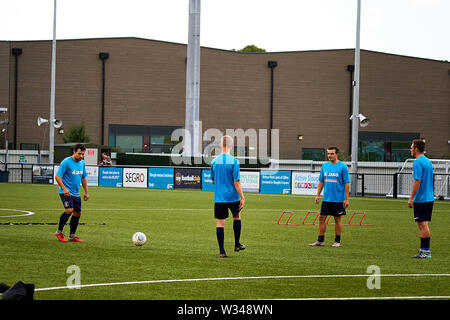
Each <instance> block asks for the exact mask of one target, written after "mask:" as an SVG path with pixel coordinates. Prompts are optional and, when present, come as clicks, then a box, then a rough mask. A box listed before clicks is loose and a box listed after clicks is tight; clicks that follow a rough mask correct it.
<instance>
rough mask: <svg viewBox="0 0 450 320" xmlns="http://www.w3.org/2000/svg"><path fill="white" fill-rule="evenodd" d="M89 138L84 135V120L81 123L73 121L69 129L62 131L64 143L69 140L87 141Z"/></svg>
mask: <svg viewBox="0 0 450 320" xmlns="http://www.w3.org/2000/svg"><path fill="white" fill-rule="evenodd" d="M90 140H91V139H90V138H89V136H87V135H86V127H85V125H84V121H81V123H73V124H71V125H70V127H69V129H68V130H67V131H66V132H65V133H64V136H63V141H64V143H69V142H89V141H90Z"/></svg>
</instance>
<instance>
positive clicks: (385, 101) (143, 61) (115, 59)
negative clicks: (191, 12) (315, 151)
mask: <svg viewBox="0 0 450 320" xmlns="http://www.w3.org/2000/svg"><path fill="white" fill-rule="evenodd" d="M12 47H17V48H22V50H23V54H22V55H21V56H20V57H19V78H18V83H19V97H18V121H17V125H18V135H17V142H18V146H19V144H20V143H38V144H40V147H41V149H47V148H48V126H47V125H43V126H41V127H38V126H37V125H36V119H37V117H38V116H42V117H43V118H47V119H48V118H49V109H50V107H49V106H50V73H51V41H15V42H0V66H1V67H2V70H6V72H2V73H1V74H0V104H1V105H2V106H4V105H5V106H7V107H9V108H10V110H11V109H12V108H13V105H14V81H15V78H14V57H13V56H12V55H11V48H12ZM100 52H108V53H109V59H108V60H106V90H105V135H104V141H105V144H107V143H108V125H109V124H127V125H162V126H180V127H183V126H184V117H185V90H186V45H183V44H176V43H168V42H161V41H153V40H145V39H139V38H112V39H84V40H83V39H82V40H59V41H57V64H56V118H57V119H61V120H62V121H63V123H64V128H65V129H68V127H69V126H70V125H71V124H72V123H75V122H80V121H81V120H83V121H84V122H85V124H86V129H87V135H89V136H90V137H91V142H93V143H100V142H101V101H102V100H101V98H102V96H101V93H102V61H101V60H100V59H99V56H98V55H99V53H100ZM269 60H274V61H277V63H278V66H277V67H276V68H275V69H274V116H273V125H274V128H278V129H279V130H280V157H281V158H283V159H300V158H301V150H302V148H326V147H327V146H330V145H336V146H338V147H340V148H341V150H342V151H343V152H344V153H346V154H348V153H349V149H350V146H349V142H350V121H349V119H348V118H349V115H350V102H351V96H350V90H351V85H350V72H349V71H348V70H347V66H348V65H352V64H354V50H352V49H348V50H322V51H304V52H283V53H261V54H256V53H238V52H234V51H225V50H217V49H211V48H203V47H202V49H201V60H200V61H201V74H200V81H201V82H200V120H202V122H203V130H206V129H208V128H218V129H220V130H225V129H236V128H242V129H249V128H255V129H268V128H269V126H270V85H271V82H270V80H271V78H270V68H269V67H268V65H267V63H268V61H269ZM449 69H450V64H449V63H448V62H442V61H435V60H428V59H420V58H412V57H405V56H397V55H391V54H385V53H377V52H371V51H366V50H362V51H361V89H360V112H361V113H363V114H364V115H366V116H368V117H369V118H371V123H370V125H369V126H368V127H366V128H360V130H363V131H373V132H413V133H414V132H417V133H420V136H421V137H423V138H426V140H427V149H428V152H429V153H430V154H431V155H433V156H434V157H440V156H441V155H443V154H445V153H450V146H449V144H448V140H450V74H449ZM9 116H10V119H12V118H13V113H12V112H11V111H10V113H9ZM13 126H14V124H13V123H11V124H10V125H9V127H8V131H9V136H10V139H9V140H10V141H13V136H12V132H13ZM299 134H301V135H303V140H302V141H298V140H297V135H299ZM1 143H2V142H1V141H0V145H1ZM58 143H62V136H61V135H58V134H57V133H56V134H55V144H58Z"/></svg>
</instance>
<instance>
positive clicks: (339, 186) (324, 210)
mask: <svg viewBox="0 0 450 320" xmlns="http://www.w3.org/2000/svg"><path fill="white" fill-rule="evenodd" d="M327 155H328V160H329V162H326V163H324V164H323V165H322V168H321V170H320V176H319V184H318V186H317V195H316V204H318V203H319V198H320V194H321V192H322V190H324V191H323V201H322V206H321V208H320V217H319V237H318V239H317V241H316V242H313V243H311V244H310V246H323V245H324V241H325V231H326V229H327V224H326V218H327V216H329V215H331V216H334V222H335V238H334V243H333V245H332V246H333V247H339V246H340V245H341V233H342V221H341V218H342V216H343V215H345V214H346V212H345V208H347V207H348V196H349V193H350V175H349V173H348V168H347V165H345V164H344V163H343V162H340V161H339V160H338V155H339V149H338V148H337V147H330V148H328V149H327Z"/></svg>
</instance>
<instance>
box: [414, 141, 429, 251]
mask: <svg viewBox="0 0 450 320" xmlns="http://www.w3.org/2000/svg"><path fill="white" fill-rule="evenodd" d="M424 152H425V142H424V141H423V140H413V142H412V144H411V155H412V156H413V157H414V158H415V160H414V162H413V173H412V177H413V180H414V182H413V185H412V191H411V196H410V197H409V201H408V207H410V208H413V207H414V220H415V221H416V222H417V226H418V227H419V232H420V250H419V253H418V254H417V255H415V256H413V257H412V258H419V259H429V258H431V250H430V236H431V235H430V229H429V227H428V222H429V221H431V214H432V211H433V204H434V186H433V165H432V164H431V161H430V160H429V159H428V158H427V157H425V155H424Z"/></svg>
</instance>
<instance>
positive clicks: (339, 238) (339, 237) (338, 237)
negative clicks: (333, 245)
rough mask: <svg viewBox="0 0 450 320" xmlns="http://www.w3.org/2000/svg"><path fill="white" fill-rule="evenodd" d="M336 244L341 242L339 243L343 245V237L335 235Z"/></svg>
mask: <svg viewBox="0 0 450 320" xmlns="http://www.w3.org/2000/svg"><path fill="white" fill-rule="evenodd" d="M334 242H339V243H341V235H335V237H334Z"/></svg>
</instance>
